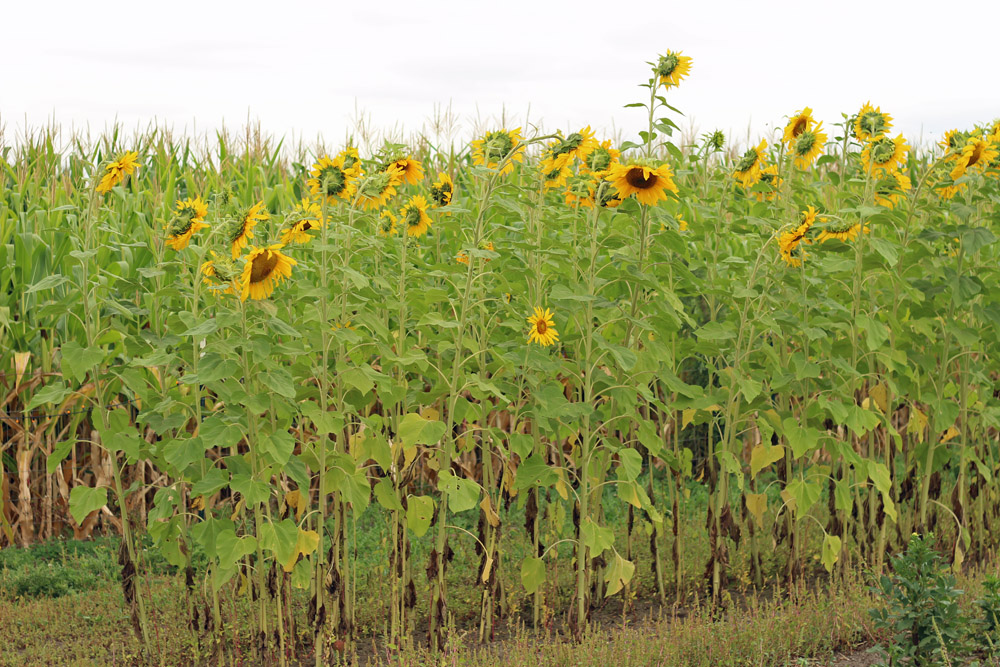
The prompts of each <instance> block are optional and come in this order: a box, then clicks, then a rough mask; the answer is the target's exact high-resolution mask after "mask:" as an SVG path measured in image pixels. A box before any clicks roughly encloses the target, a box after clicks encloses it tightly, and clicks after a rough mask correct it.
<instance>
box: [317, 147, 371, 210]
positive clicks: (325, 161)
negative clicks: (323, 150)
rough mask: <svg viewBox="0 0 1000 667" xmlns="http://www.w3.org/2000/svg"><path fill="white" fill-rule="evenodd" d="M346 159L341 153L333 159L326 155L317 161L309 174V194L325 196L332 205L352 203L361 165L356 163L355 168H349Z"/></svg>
mask: <svg viewBox="0 0 1000 667" xmlns="http://www.w3.org/2000/svg"><path fill="white" fill-rule="evenodd" d="M346 159H347V155H346V154H345V153H341V154H340V155H338V156H337V157H335V158H333V159H330V157H329V156H326V155H324V156H323V157H321V158H320V159H319V160H317V161H316V163H315V164H314V165H313V168H312V171H311V172H309V174H310V176H311V178H310V179H309V180H307V181H306V185H307V186H309V192H311V193H312V194H313V196H315V197H320V196H325V197H326V200H327V203H329V204H331V205H333V204H336V203H337V202H338V201H350V200H351V198H352V197H353V196H354V191H355V187H356V185H355V179H356V178H357V176H358V174H359V172H360V166H361V163H360V162H357V161H355V163H354V164H353V166H351V167H348V166H347V165H346Z"/></svg>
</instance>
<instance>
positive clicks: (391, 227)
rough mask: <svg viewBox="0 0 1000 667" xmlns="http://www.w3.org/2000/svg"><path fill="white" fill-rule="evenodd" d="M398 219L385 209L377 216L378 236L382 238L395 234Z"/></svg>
mask: <svg viewBox="0 0 1000 667" xmlns="http://www.w3.org/2000/svg"><path fill="white" fill-rule="evenodd" d="M397 220H398V218H397V217H396V216H395V214H393V212H392V211H390V210H389V209H387V208H385V209H382V212H381V213H380V214H379V216H378V230H377V231H378V235H379V236H381V237H382V238H385V237H387V236H392V235H393V234H395V233H396V222H397Z"/></svg>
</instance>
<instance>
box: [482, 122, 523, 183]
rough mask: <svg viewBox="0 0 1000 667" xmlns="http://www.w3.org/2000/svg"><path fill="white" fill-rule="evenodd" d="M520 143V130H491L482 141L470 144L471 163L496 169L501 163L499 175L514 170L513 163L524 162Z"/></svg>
mask: <svg viewBox="0 0 1000 667" xmlns="http://www.w3.org/2000/svg"><path fill="white" fill-rule="evenodd" d="M520 143H521V128H517V129H515V130H510V131H508V130H506V129H500V130H493V131H492V132H487V133H486V135H485V136H484V137H483V138H482V139H476V140H475V141H473V142H472V163H473V164H475V165H481V166H485V167H487V168H489V169H496V168H497V167H499V166H500V164H502V163H503V168H501V169H500V173H501V174H509V173H510V172H511V171H513V170H514V162H522V161H523V160H524V146H520V145H519V144H520Z"/></svg>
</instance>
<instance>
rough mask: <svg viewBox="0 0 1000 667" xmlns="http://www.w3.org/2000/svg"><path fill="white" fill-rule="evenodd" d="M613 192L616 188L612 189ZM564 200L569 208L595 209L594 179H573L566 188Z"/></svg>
mask: <svg viewBox="0 0 1000 667" xmlns="http://www.w3.org/2000/svg"><path fill="white" fill-rule="evenodd" d="M611 189H612V190H613V189H614V188H611ZM563 198H564V199H565V201H566V205H567V206H571V207H573V208H578V207H580V206H583V207H585V208H593V207H594V180H593V179H592V178H585V177H578V178H574V179H572V180H571V181H570V182H569V184H568V185H567V186H566V192H565V193H563Z"/></svg>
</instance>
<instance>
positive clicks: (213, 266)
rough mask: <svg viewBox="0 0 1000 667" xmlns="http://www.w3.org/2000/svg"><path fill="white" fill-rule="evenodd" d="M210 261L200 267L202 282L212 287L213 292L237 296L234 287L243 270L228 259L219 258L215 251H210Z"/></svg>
mask: <svg viewBox="0 0 1000 667" xmlns="http://www.w3.org/2000/svg"><path fill="white" fill-rule="evenodd" d="M209 254H210V255H211V258H210V259H207V260H205V261H204V262H202V263H201V266H200V267H198V272H199V273H200V274H201V276H202V278H201V280H202V282H203V283H204V284H206V285H208V286H210V287H211V288H212V289H213V291H219V292H222V293H223V294H235V291H234V290H233V286H234V285H235V284H236V279H237V278H239V277H240V275H241V274H242V269H240V268H238V267H237V266H236V264H235V263H233V262H232V261H231V260H230V259H229V258H228V257H219V256H218V255H216V254H215V251H214V250H210V251H209Z"/></svg>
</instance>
